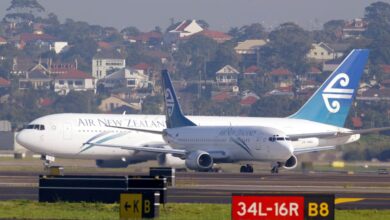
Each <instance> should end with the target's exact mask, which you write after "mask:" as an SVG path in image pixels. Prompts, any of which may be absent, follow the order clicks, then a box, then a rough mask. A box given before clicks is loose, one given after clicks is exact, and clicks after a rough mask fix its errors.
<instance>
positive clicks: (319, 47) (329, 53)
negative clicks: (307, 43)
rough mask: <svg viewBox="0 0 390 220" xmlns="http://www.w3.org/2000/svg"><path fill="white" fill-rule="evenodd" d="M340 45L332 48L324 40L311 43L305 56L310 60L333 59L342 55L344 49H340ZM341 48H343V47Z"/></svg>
mask: <svg viewBox="0 0 390 220" xmlns="http://www.w3.org/2000/svg"><path fill="white" fill-rule="evenodd" d="M340 49H341V48H340V47H338V48H337V49H336V48H333V47H332V46H331V45H330V44H326V43H324V42H320V43H313V44H312V46H311V49H310V51H309V52H308V53H307V54H306V57H307V58H308V59H310V60H311V61H315V62H323V61H326V60H334V59H337V58H340V57H342V56H343V55H344V51H340ZM342 49H345V48H344V47H343V48H342Z"/></svg>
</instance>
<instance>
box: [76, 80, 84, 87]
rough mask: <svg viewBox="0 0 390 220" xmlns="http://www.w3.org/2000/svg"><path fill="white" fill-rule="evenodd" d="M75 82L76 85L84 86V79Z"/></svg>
mask: <svg viewBox="0 0 390 220" xmlns="http://www.w3.org/2000/svg"><path fill="white" fill-rule="evenodd" d="M74 84H75V85H76V86H82V85H83V81H80V80H77V81H75V82H74Z"/></svg>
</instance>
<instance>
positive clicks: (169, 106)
mask: <svg viewBox="0 0 390 220" xmlns="http://www.w3.org/2000/svg"><path fill="white" fill-rule="evenodd" d="M165 103H166V108H167V113H168V115H169V116H172V113H173V108H174V107H175V101H174V100H173V96H172V92H171V90H170V89H166V90H165Z"/></svg>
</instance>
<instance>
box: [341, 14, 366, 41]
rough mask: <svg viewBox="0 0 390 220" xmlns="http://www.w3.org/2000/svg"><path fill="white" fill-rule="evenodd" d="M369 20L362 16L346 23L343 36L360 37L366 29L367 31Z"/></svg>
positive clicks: (344, 37)
mask: <svg viewBox="0 0 390 220" xmlns="http://www.w3.org/2000/svg"><path fill="white" fill-rule="evenodd" d="M367 26H368V22H367V21H365V20H364V19H361V18H355V19H353V20H351V21H348V22H346V23H345V25H344V27H343V30H342V33H343V35H342V38H343V39H347V38H352V37H354V38H360V37H361V36H362V35H363V33H364V31H366V29H367Z"/></svg>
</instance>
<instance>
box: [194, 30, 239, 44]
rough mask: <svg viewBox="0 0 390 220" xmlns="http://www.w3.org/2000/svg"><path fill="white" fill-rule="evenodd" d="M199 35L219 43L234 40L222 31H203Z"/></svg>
mask: <svg viewBox="0 0 390 220" xmlns="http://www.w3.org/2000/svg"><path fill="white" fill-rule="evenodd" d="M197 34H199V35H203V36H205V37H208V38H211V39H213V40H215V41H216V42H217V43H223V42H225V41H228V40H231V39H232V36H230V35H228V34H226V33H223V32H220V31H212V30H203V31H201V32H199V33H197Z"/></svg>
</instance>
